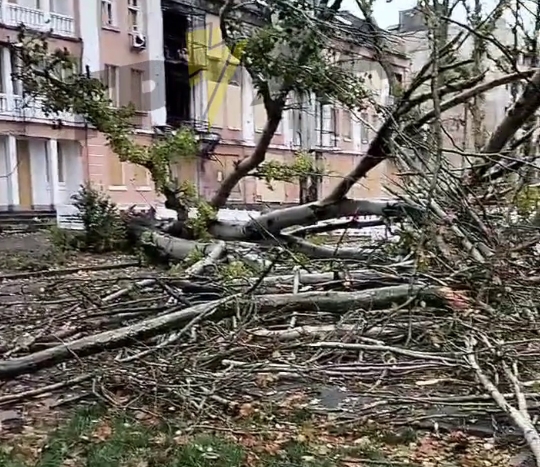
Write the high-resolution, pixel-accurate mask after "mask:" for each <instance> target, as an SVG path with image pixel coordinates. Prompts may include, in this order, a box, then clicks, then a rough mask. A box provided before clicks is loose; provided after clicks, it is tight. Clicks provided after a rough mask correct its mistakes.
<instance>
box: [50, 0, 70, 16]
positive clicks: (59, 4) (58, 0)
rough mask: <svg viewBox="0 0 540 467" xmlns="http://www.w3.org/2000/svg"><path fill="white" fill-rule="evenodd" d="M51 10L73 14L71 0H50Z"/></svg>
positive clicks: (67, 14)
mask: <svg viewBox="0 0 540 467" xmlns="http://www.w3.org/2000/svg"><path fill="white" fill-rule="evenodd" d="M50 1H51V11H52V12H53V13H58V14H59V15H64V16H73V0H50Z"/></svg>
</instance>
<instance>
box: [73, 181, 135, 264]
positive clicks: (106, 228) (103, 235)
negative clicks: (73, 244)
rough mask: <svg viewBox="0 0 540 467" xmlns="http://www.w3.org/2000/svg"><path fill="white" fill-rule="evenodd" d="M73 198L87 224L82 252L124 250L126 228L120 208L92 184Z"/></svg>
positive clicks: (83, 187) (81, 246) (84, 187)
mask: <svg viewBox="0 0 540 467" xmlns="http://www.w3.org/2000/svg"><path fill="white" fill-rule="evenodd" d="M72 199H73V204H74V206H75V207H76V208H77V209H78V210H79V212H80V213H81V219H82V222H83V225H84V234H83V235H82V236H81V237H80V244H79V248H80V249H82V250H89V251H93V252H96V253H105V252H109V251H114V250H119V249H123V248H125V246H126V229H125V225H124V223H123V221H122V219H121V217H120V213H119V212H118V208H117V207H116V205H115V204H114V203H113V202H112V201H111V199H110V198H109V197H108V196H107V195H105V194H104V193H102V192H100V191H99V190H96V189H95V188H93V187H91V186H90V185H83V186H81V188H80V190H79V192H78V193H76V194H75V195H73V197H72Z"/></svg>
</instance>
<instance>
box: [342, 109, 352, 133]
mask: <svg viewBox="0 0 540 467" xmlns="http://www.w3.org/2000/svg"><path fill="white" fill-rule="evenodd" d="M342 112H343V113H342V117H341V123H342V128H343V131H342V136H343V137H344V138H348V139H351V126H352V125H351V111H350V110H347V109H343V111H342Z"/></svg>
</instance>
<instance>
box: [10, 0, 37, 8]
mask: <svg viewBox="0 0 540 467" xmlns="http://www.w3.org/2000/svg"><path fill="white" fill-rule="evenodd" d="M16 3H17V4H18V5H20V6H22V7H25V8H33V9H35V10H41V9H43V1H42V0H18V2H16Z"/></svg>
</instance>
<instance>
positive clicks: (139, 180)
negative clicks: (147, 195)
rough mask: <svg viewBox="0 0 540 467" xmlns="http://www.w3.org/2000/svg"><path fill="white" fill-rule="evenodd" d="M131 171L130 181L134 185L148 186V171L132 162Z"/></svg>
mask: <svg viewBox="0 0 540 467" xmlns="http://www.w3.org/2000/svg"><path fill="white" fill-rule="evenodd" d="M131 173H132V174H133V179H132V182H133V184H134V185H135V186H139V187H141V186H144V187H146V186H148V171H147V170H146V169H145V168H144V167H142V166H140V165H136V164H133V165H132V166H131Z"/></svg>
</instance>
